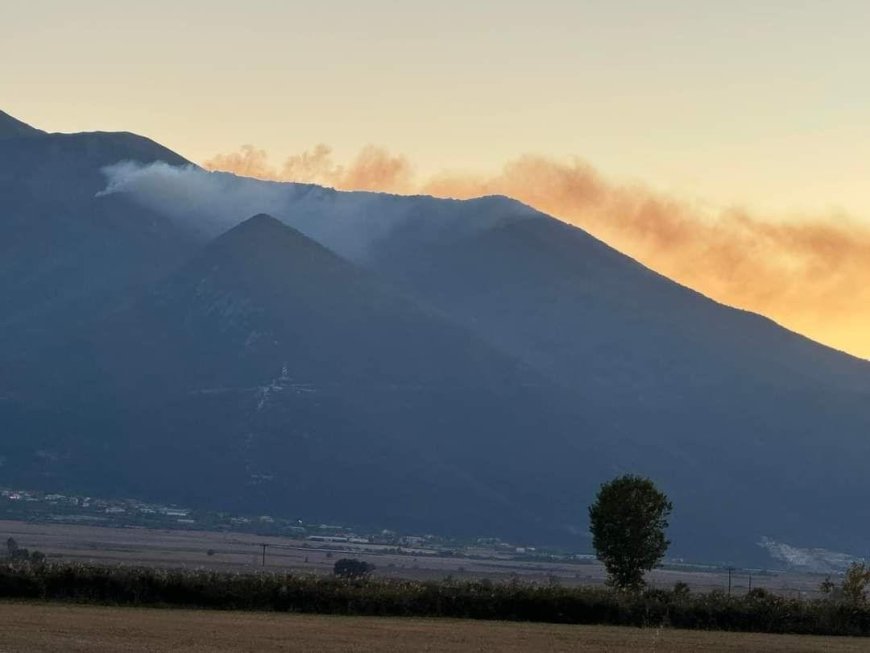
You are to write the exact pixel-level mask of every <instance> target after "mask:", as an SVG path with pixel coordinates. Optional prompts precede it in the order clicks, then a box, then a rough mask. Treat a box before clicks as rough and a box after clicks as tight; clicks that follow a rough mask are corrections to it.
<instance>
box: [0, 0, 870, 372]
mask: <svg viewBox="0 0 870 653" xmlns="http://www.w3.org/2000/svg"><path fill="white" fill-rule="evenodd" d="M868 25H870V2H867V1H866V0H826V1H822V0H818V1H801V0H753V1H750V0H729V2H721V1H720V0H655V1H653V0H634V1H628V0H623V1H619V0H609V1H605V0H595V1H592V0H564V1H562V0H536V1H535V2H531V1H525V2H520V1H517V0H500V1H499V2H489V1H481V2H473V3H470V2H468V1H467V0H442V1H441V2H438V3H433V2H428V3H423V2H414V1H412V0H405V1H402V2H400V1H397V0H372V1H369V2H351V1H350V0H318V1H317V2H311V1H310V0H307V1H306V2H297V1H284V2H279V1H272V2H270V1H266V0H247V1H246V2H228V1H226V0H210V1H206V0H187V1H185V0H172V1H170V0H151V1H149V2H135V3H134V2H127V1H125V0H115V1H113V2H110V1H107V0H77V1H76V2H68V1H65V0H64V1H61V0H30V1H28V2H26V3H25V2H19V3H7V6H4V7H3V10H2V12H0V109H3V110H5V111H7V112H9V113H11V114H12V115H14V116H16V117H18V118H21V119H22V120H25V121H27V122H29V123H31V124H33V125H35V126H38V127H41V128H43V129H48V130H51V131H81V130H95V129H104V130H129V131H134V132H137V133H141V134H145V135H147V136H150V137H152V138H154V139H155V140H158V141H160V142H162V143H164V144H166V145H168V146H169V147H171V148H172V149H174V150H176V151H178V152H180V153H181V154H183V155H185V156H187V157H188V158H190V159H192V160H194V161H197V162H200V163H202V162H204V161H206V160H209V159H211V158H212V157H213V156H214V155H215V154H219V153H226V152H234V151H237V150H238V149H239V147H240V146H242V145H245V144H252V145H255V146H256V147H258V148H263V149H265V150H267V151H268V152H269V154H270V156H271V160H272V161H273V162H274V163H275V164H276V165H277V168H276V169H280V164H281V162H282V161H283V160H284V159H285V158H286V157H288V156H289V155H292V154H296V153H299V152H301V151H303V150H307V149H310V148H311V147H312V146H314V145H315V144H317V143H321V142H322V143H327V144H329V145H331V146H332V147H333V149H334V159H335V161H337V162H347V161H350V160H352V159H353V157H354V155H355V154H356V153H357V152H359V151H360V150H361V148H363V147H364V146H366V145H368V144H374V145H378V146H383V147H386V148H387V149H388V150H389V151H390V152H393V153H400V154H403V155H406V156H407V157H408V160H409V161H411V162H412V165H413V166H414V168H415V172H416V179H417V180H421V181H419V182H415V183H420V184H423V186H422V188H423V190H426V189H428V188H429V187H430V186H431V185H427V184H426V182H425V180H428V179H432V177H433V175H435V176H437V175H438V173H439V172H442V171H444V170H449V171H451V173H457V172H459V173H475V174H478V175H479V176H478V177H477V178H476V181H475V182H474V183H472V184H470V185H469V184H467V183H466V181H464V180H462V179H460V182H461V183H460V186H462V185H463V184H464V185H465V186H464V187H465V188H466V190H465V191H462V192H471V193H472V194H473V193H474V192H477V191H478V190H479V191H481V192H487V191H489V192H505V193H507V194H512V195H514V196H516V197H519V198H520V199H523V200H524V201H528V202H529V203H532V204H534V205H536V206H538V207H539V208H542V209H544V210H548V211H550V212H552V213H553V214H555V215H557V216H558V217H561V218H563V219H567V220H570V221H573V222H575V223H577V224H579V225H580V226H582V227H584V228H587V229H589V230H590V231H592V232H593V233H596V234H597V235H599V236H601V237H603V238H605V239H606V240H608V242H611V243H612V244H613V245H615V246H616V247H617V248H619V249H621V250H623V251H625V252H627V253H629V254H631V255H633V256H636V257H637V258H639V259H640V260H641V261H643V262H644V263H647V264H648V265H650V266H651V267H653V268H655V269H657V270H659V271H662V272H663V273H665V274H668V275H669V276H672V277H673V278H675V279H677V280H679V281H682V282H683V283H686V284H688V285H690V286H692V287H695V288H697V289H699V290H701V291H702V292H704V293H706V294H708V295H710V296H712V297H714V298H716V299H719V300H721V301H725V302H726V303H730V304H733V305H737V306H741V307H744V308H749V309H751V310H756V311H759V312H762V313H765V314H767V315H770V316H772V317H774V319H777V320H778V321H780V322H782V323H783V324H785V325H786V326H790V327H791V328H794V329H796V330H799V331H801V332H803V333H806V334H808V335H810V336H811V337H814V338H817V339H819V340H821V341H823V342H827V343H828V344H831V345H833V346H836V347H839V348H842V349H846V350H849V351H851V352H853V353H857V354H859V355H862V356H865V357H870V189H868V183H867V182H868V171H870V165H868V162H870V119H868V117H870V84H868V83H867V82H868V80H870V74H868V73H870V38H867V34H866V32H867V27H868ZM525 153H531V154H538V155H543V156H544V157H547V160H546V162H544V163H543V164H540V165H538V164H535V165H533V166H531V168H529V167H528V166H527V167H526V168H523V165H525V164H523V165H520V166H519V167H517V166H514V167H508V168H507V169H505V170H504V171H503V170H502V167H503V165H504V164H505V162H510V161H514V162H516V161H517V160H518V159H517V157H518V156H519V155H521V154H525ZM574 157H579V158H580V160H583V161H587V162H589V163H590V164H591V165H592V166H594V168H595V169H596V170H597V171H599V172H600V173H601V174H602V175H603V178H604V180H605V181H603V182H601V184H602V185H601V187H602V188H604V189H605V190H606V198H607V201H602V202H599V203H598V204H595V205H594V206H593V205H590V204H589V202H588V201H587V198H583V197H581V196H579V195H578V194H577V193H575V192H574V190H576V189H573V187H572V186H571V184H572V183H574V182H573V181H572V180H576V179H583V178H585V176H586V174H587V173H586V171H585V170H583V169H580V168H577V167H576V165H575V164H574ZM518 171H519V172H518ZM526 173H528V174H526ZM454 178H455V175H454ZM635 182H642V184H643V185H644V189H643V190H642V191H638V190H637V189H636V188H634V183H635ZM595 183H598V182H595ZM626 186H628V187H632V188H631V189H629V190H626ZM456 187H457V186H456V185H455V184H453V185H450V184H448V185H446V186H445V185H444V184H442V185H441V189H442V192H444V194H462V192H457V191H455V190H452V189H455V188H456ZM445 188H446V189H447V190H446V191H445V190H444V189H445ZM384 189H387V190H389V189H391V187H390V184H389V183H388V184H386V185H385V186H384ZM399 190H401V188H400V189H399ZM431 192H435V191H431ZM637 198H642V199H644V202H645V203H640V204H639V203H638V201H637ZM670 198H675V199H674V202H675V203H673V204H672V203H670V202H671V200H670ZM649 202H652V203H653V204H655V205H656V210H655V211H653V212H649V211H647V210H646V209H645V208H644V207H646V206H648V204H649ZM735 207H736V208H738V209H741V210H742V211H744V212H745V215H746V216H748V218H747V217H745V215H744V214H743V213H741V214H737V215H735V214H733V212H732V213H727V214H724V215H725V219H724V221H721V222H719V223H716V224H712V225H711V224H709V222H705V220H706V218H707V217H709V216H717V215H720V216H721V215H723V214H722V212H721V211H722V210H723V209H726V210H729V209H733V208H735ZM796 218H805V219H807V223H806V224H802V223H800V221H799V220H797V219H796ZM651 220H652V221H653V222H654V223H655V224H659V223H661V225H663V226H662V228H661V233H675V232H674V229H675V228H678V229H679V231H680V233H682V234H685V235H686V237H684V238H682V239H678V241H674V242H665V241H664V240H661V238H659V237H654V238H652V239H651V238H650V233H652V232H654V231H655V229H653V228H652V227H651V225H652V224H653V223H652V222H650V221H651ZM782 220H785V221H786V223H787V226H785V227H784V226H782V225H781V224H779V221H782ZM862 225H863V226H862ZM665 227H667V229H665ZM865 334H867V335H865Z"/></svg>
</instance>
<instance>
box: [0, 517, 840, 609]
mask: <svg viewBox="0 0 870 653" xmlns="http://www.w3.org/2000/svg"><path fill="white" fill-rule="evenodd" d="M9 537H13V538H15V540H16V541H17V542H18V544H19V545H20V546H22V547H26V548H29V549H31V550H34V549H35V550H40V551H42V552H44V553H46V554H47V555H48V558H49V560H55V561H65V562H85V563H97V564H125V565H145V566H149V567H165V568H189V569H201V568H207V569H214V570H218V571H239V572H244V571H252V570H256V569H261V568H263V567H264V566H265V569H266V570H267V571H282V572H290V573H305V574H330V573H332V567H333V565H334V563H335V560H336V559H338V558H342V557H358V558H361V559H364V560H366V561H368V562H371V563H373V564H374V565H375V566H376V568H377V570H376V576H378V577H382V578H406V579H412V580H439V579H442V578H444V577H446V576H452V577H454V578H457V579H482V578H489V579H491V580H493V581H495V582H497V581H500V580H503V581H507V580H511V579H518V580H520V581H523V582H534V583H558V584H560V585H564V586H577V585H583V586H595V585H603V584H604V580H605V572H604V569H603V567H602V566H601V565H600V564H598V563H597V562H594V561H586V562H583V563H578V562H575V563H569V562H561V561H554V562H539V561H524V560H516V559H511V558H510V557H508V556H505V555H504V554H503V553H501V552H499V551H496V550H489V549H486V548H478V549H475V550H473V551H469V552H466V553H465V554H462V555H453V556H444V555H437V554H433V552H432V551H426V550H423V549H420V550H414V549H405V550H404V552H403V553H401V554H399V553H396V552H395V549H394V548H392V547H387V546H381V545H371V544H351V543H342V544H336V543H324V542H316V541H310V540H306V539H293V538H289V537H275V536H260V535H252V534H249V533H234V532H215V531H194V530H157V529H144V528H107V527H100V526H84V525H71V524H45V523H33V522H20V521H0V540H2V541H5V540H6V538H9ZM263 544H266V545H267V546H266V552H265V553H266V555H265V565H264V556H263V547H262V545H263ZM748 574H749V572H746V571H736V572H734V574H733V577H732V590H733V592H734V593H735V594H743V593H745V592H746V591H747V590H748V589H749V584H750V578H749V575H748ZM823 578H824V577H823V576H819V575H816V574H801V573H793V572H764V573H759V572H755V573H753V575H752V579H751V583H752V587H763V588H765V589H768V590H770V591H772V592H775V593H777V594H782V595H784V596H788V597H793V598H795V597H800V598H817V597H818V596H819V593H818V587H819V584H820V583H821V581H822V580H823ZM648 581H649V582H650V584H651V585H652V586H653V587H660V588H670V587H673V585H674V583H676V582H684V583H687V584H688V585H689V586H690V587H691V588H692V590H693V591H702V592H706V591H710V590H713V589H720V590H726V589H727V587H728V574H727V572H726V571H724V570H721V569H709V570H692V569H690V568H685V569H656V570H654V571H653V572H652V573H651V574H649V575H648Z"/></svg>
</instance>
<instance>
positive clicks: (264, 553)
mask: <svg viewBox="0 0 870 653" xmlns="http://www.w3.org/2000/svg"><path fill="white" fill-rule="evenodd" d="M260 546H261V547H263V566H264V567H265V566H266V547H267V546H269V545H268V544H265V543H262V544H260Z"/></svg>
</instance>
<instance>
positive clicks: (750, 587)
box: [749, 571, 752, 592]
mask: <svg viewBox="0 0 870 653" xmlns="http://www.w3.org/2000/svg"><path fill="white" fill-rule="evenodd" d="M749 591H750V592H751V591H752V572H751V571H750V572H749Z"/></svg>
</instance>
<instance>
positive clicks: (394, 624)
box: [0, 603, 867, 653]
mask: <svg viewBox="0 0 870 653" xmlns="http://www.w3.org/2000/svg"><path fill="white" fill-rule="evenodd" d="M168 650H172V651H184V652H188V653H200V652H201V653H205V652H206V651H214V652H217V653H220V652H221V651H264V652H269V651H323V652H324V653H333V652H339V651H341V652H352V651H383V652H385V653H389V652H391V651H444V652H448V653H449V652H451V651H499V652H505V653H512V652H518V651H552V652H559V651H588V652H594V651H602V652H603V651H607V652H609V653H618V652H621V651H675V652H678V653H679V652H686V651H713V652H716V651H735V652H736V651H771V652H774V653H776V652H778V651H781V652H785V651H789V652H792V651H794V652H803V651H831V652H835V653H836V652H840V651H844V652H845V651H866V650H867V640H862V639H853V638H846V637H839V638H837V637H811V636H798V635H763V634H755V633H724V632H702V631H687V630H668V629H640V628H616V627H606V626H562V625H553V624H526V623H508V622H486V621H460V620H452V619H441V620H438V619H398V618H379V617H336V616H320V615H292V614H290V615H288V614H258V613H250V612H219V611H201V610H171V609H153V608H152V609H147V608H146V609H142V608H112V607H95V606H80V605H59V604H35V603H34V604H31V603H0V651H3V652H4V653H6V652H9V653H12V652H16V653H17V652H20V653H36V652H39V653H42V652H45V653H49V652H52V653H53V652H55V651H70V652H73V651H87V652H93V653H104V652H108V651H125V653H146V652H149V653H150V652H154V651H168Z"/></svg>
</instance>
